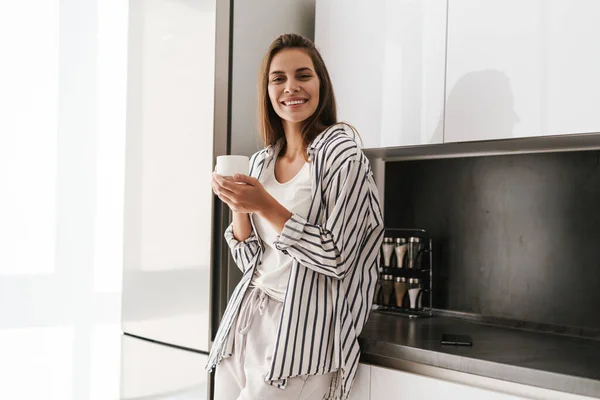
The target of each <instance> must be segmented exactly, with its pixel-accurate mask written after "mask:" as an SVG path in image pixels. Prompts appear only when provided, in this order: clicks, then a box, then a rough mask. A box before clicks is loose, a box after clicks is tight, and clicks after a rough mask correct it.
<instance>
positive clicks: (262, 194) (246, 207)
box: [212, 172, 275, 214]
mask: <svg viewBox="0 0 600 400" xmlns="http://www.w3.org/2000/svg"><path fill="white" fill-rule="evenodd" d="M212 187H213V192H214V193H215V194H216V195H217V196H219V199H221V200H222V201H223V202H225V203H226V204H227V205H228V206H229V208H231V210H232V211H234V212H238V213H259V214H260V213H262V212H263V211H264V210H265V209H267V208H268V207H269V204H271V203H272V202H273V201H274V200H275V199H274V198H273V197H272V196H271V195H270V194H269V193H268V192H267V191H266V190H265V188H264V187H263V185H262V184H261V183H260V182H259V181H258V179H256V178H252V177H250V176H247V175H241V174H237V175H235V177H227V176H221V175H219V174H217V173H216V172H213V178H212Z"/></svg>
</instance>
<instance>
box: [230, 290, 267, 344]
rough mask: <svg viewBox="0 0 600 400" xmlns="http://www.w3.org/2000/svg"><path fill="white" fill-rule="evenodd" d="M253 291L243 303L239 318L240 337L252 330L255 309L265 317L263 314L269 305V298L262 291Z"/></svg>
mask: <svg viewBox="0 0 600 400" xmlns="http://www.w3.org/2000/svg"><path fill="white" fill-rule="evenodd" d="M251 290H252V291H251V292H250V294H249V295H248V298H247V300H246V302H243V303H242V308H241V309H240V314H239V316H238V318H239V319H238V328H237V330H238V332H239V333H240V335H245V334H246V333H248V331H249V330H250V326H252V319H253V318H254V313H255V309H256V308H258V312H259V313H260V315H263V312H264V311H265V309H266V308H267V305H268V304H269V296H267V294H266V293H265V292H263V291H262V290H260V288H258V287H255V288H253V289H251Z"/></svg>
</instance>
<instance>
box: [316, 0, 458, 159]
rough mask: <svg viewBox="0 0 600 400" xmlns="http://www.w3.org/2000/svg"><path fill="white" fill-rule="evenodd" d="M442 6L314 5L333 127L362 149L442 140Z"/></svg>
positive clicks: (398, 0)
mask: <svg viewBox="0 0 600 400" xmlns="http://www.w3.org/2000/svg"><path fill="white" fill-rule="evenodd" d="M446 11H447V1H446V0H375V1H363V0H361V1H358V0H351V1H348V0H318V1H317V5H316V17H315V43H316V45H317V47H318V48H319V50H320V51H321V54H322V56H323V58H324V60H325V63H326V64H327V67H328V70H329V74H330V76H331V80H332V82H333V87H334V90H335V95H336V101H337V111H338V120H340V121H347V122H349V123H351V124H352V125H354V126H355V127H356V128H357V130H358V132H359V133H360V135H361V138H362V140H363V145H364V147H365V148H380V147H394V146H407V145H418V144H431V143H441V142H442V141H443V115H444V113H443V107H444V71H445V47H446Z"/></svg>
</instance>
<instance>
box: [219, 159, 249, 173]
mask: <svg viewBox="0 0 600 400" xmlns="http://www.w3.org/2000/svg"><path fill="white" fill-rule="evenodd" d="M249 168H250V159H249V158H248V157H247V156H233V155H227V156H218V157H217V168H216V171H215V172H216V173H217V174H219V175H221V176H234V175H235V174H244V175H248V170H249Z"/></svg>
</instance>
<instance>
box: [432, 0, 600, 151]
mask: <svg viewBox="0 0 600 400" xmlns="http://www.w3.org/2000/svg"><path fill="white" fill-rule="evenodd" d="M598 20H600V2H599V1H597V0H569V1H565V0H486V1H481V0H450V2H449V7H448V50H447V52H448V59H447V75H446V121H445V140H444V141H445V142H462V141H473V140H488V139H507V138H517V137H526V136H545V135H556V134H570V133H587V132H599V131H600V112H598V110H600V73H598V71H600V24H598Z"/></svg>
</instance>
